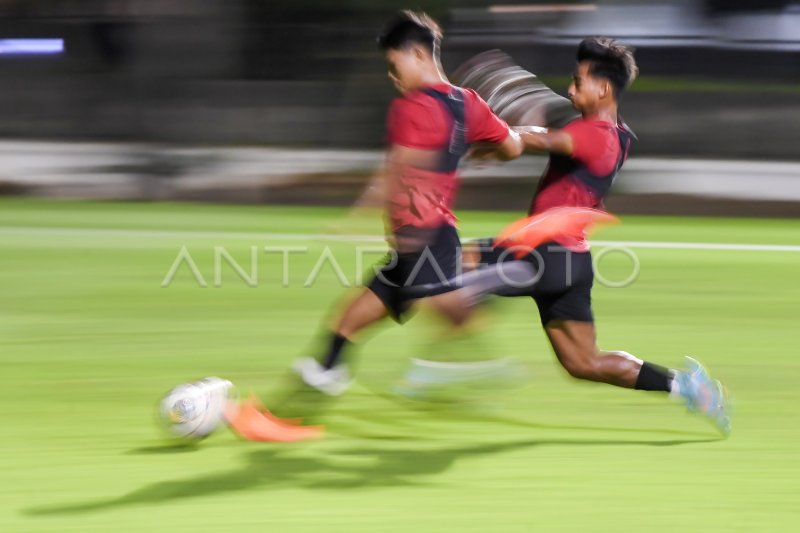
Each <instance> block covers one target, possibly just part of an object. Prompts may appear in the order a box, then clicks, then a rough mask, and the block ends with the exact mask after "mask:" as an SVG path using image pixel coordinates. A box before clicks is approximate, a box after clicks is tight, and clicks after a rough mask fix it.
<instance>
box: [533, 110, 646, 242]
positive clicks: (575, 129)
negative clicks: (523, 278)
mask: <svg viewBox="0 0 800 533" xmlns="http://www.w3.org/2000/svg"><path fill="white" fill-rule="evenodd" d="M562 131H564V132H566V133H568V134H569V135H570V137H572V155H571V156H563V155H558V154H551V155H550V163H549V165H548V167H547V170H546V171H545V174H544V176H543V177H542V180H541V182H540V183H539V188H538V189H537V191H536V195H535V196H534V198H533V203H532V205H531V208H530V212H529V214H530V215H535V214H538V213H541V212H543V211H546V210H548V209H551V208H553V207H589V208H593V209H605V206H604V204H603V200H604V198H605V196H606V194H607V193H608V190H609V189H610V188H611V183H612V182H613V180H614V178H615V177H616V175H617V172H619V169H620V168H621V167H622V164H623V163H624V162H625V159H626V158H627V156H628V148H629V147H630V139H631V136H632V133H631V132H630V130H628V129H627V127H626V126H625V125H624V124H623V125H616V124H611V123H610V122H605V121H602V120H592V119H582V118H581V119H577V120H574V121H572V122H570V123H569V124H567V125H566V126H565V127H564V129H563V130H562ZM561 244H563V245H565V246H567V247H568V248H570V249H573V250H575V251H579V250H578V249H579V248H580V249H581V250H582V251H585V250H588V244H587V243H585V242H583V243H581V244H579V245H577V246H576V245H575V243H574V242H571V243H569V244H568V243H561Z"/></svg>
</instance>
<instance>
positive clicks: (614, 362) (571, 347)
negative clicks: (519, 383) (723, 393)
mask: <svg viewBox="0 0 800 533" xmlns="http://www.w3.org/2000/svg"><path fill="white" fill-rule="evenodd" d="M545 333H546V334H547V338H548V339H550V344H551V345H552V346H553V351H554V352H555V354H556V357H557V358H558V361H559V362H560V363H561V366H563V367H564V369H565V370H566V371H567V372H569V374H570V375H571V376H572V377H574V378H578V379H585V380H588V381H597V382H600V383H608V384H610V385H616V386H618V387H626V388H629V389H633V388H635V387H636V385H637V380H638V379H639V377H640V374H641V373H642V366H643V364H644V362H643V361H642V360H641V359H637V358H636V357H634V356H632V355H631V354H629V353H627V352H603V351H600V350H599V349H598V348H597V336H596V332H595V327H594V323H592V322H578V321H575V320H551V321H550V322H548V323H547V325H546V326H545ZM648 365H649V364H648ZM649 366H651V367H654V366H655V365H649ZM648 370H649V371H650V372H651V373H652V375H651V376H647V377H648V378H650V379H647V380H646V382H645V383H642V384H641V385H642V386H646V387H648V388H647V389H646V390H661V391H664V392H669V391H670V390H671V382H672V379H673V376H672V373H671V372H669V371H666V370H665V369H662V368H660V367H656V368H650V369H648Z"/></svg>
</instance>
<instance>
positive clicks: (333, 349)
mask: <svg viewBox="0 0 800 533" xmlns="http://www.w3.org/2000/svg"><path fill="white" fill-rule="evenodd" d="M347 344H350V341H348V340H347V338H345V337H343V336H342V335H339V334H338V333H334V334H333V335H332V336H331V344H330V347H329V348H328V353H327V354H326V355H325V358H324V359H323V360H322V366H323V367H325V369H326V370H330V369H331V368H333V367H335V366H336V365H338V364H339V362H340V361H339V360H340V359H341V358H342V349H343V348H344V347H345V346H346V345H347Z"/></svg>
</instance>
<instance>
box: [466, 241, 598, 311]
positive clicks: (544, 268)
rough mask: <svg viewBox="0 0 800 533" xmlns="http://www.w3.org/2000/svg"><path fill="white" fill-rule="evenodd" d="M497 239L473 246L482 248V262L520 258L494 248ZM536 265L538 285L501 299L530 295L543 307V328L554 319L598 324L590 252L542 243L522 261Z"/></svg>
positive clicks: (507, 293)
mask: <svg viewBox="0 0 800 533" xmlns="http://www.w3.org/2000/svg"><path fill="white" fill-rule="evenodd" d="M492 241H493V239H480V240H478V241H475V242H473V243H471V244H472V245H476V246H479V249H480V252H481V263H483V264H486V265H493V264H498V263H502V262H505V261H514V260H515V259H517V258H516V257H515V256H514V254H513V253H511V251H509V250H507V249H504V248H493V247H492V246H491V243H492ZM522 260H523V261H527V262H529V263H531V264H532V265H533V266H534V269H535V271H536V277H537V278H538V279H537V281H536V282H535V283H533V284H532V285H529V286H525V287H520V288H508V289H506V290H504V291H503V292H501V293H498V294H499V295H500V296H530V297H532V298H533V299H534V300H535V301H536V305H537V306H538V307H539V316H540V318H541V320H542V325H543V326H545V325H547V323H548V322H550V321H551V320H577V321H580V322H594V316H593V315H592V296H591V294H592V284H593V283H594V270H593V268H592V254H591V253H590V252H571V251H569V250H567V249H566V248H564V247H563V246H561V245H559V244H558V243H555V242H549V243H545V244H542V245H540V246H538V247H537V248H535V249H534V251H533V252H531V253H530V254H527V255H526V256H524V257H523V258H522Z"/></svg>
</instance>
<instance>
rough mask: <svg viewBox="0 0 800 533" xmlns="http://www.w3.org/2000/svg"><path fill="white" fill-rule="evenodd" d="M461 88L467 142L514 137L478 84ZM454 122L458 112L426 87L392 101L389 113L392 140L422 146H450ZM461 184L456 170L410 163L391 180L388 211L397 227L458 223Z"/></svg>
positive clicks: (444, 87)
mask: <svg viewBox="0 0 800 533" xmlns="http://www.w3.org/2000/svg"><path fill="white" fill-rule="evenodd" d="M429 89H433V90H435V91H437V92H440V93H443V94H449V93H450V92H451V91H453V90H454V87H453V86H452V85H449V84H447V83H439V84H436V85H432V86H430V87H429ZM460 92H461V94H462V96H463V102H464V128H465V130H466V131H465V135H464V137H465V141H466V143H467V144H471V143H476V142H487V143H495V144H499V143H501V142H503V141H504V140H505V138H506V137H507V136H508V125H507V124H506V123H505V122H504V121H503V120H502V119H500V118H499V117H497V115H495V114H494V113H493V112H492V110H491V109H490V108H489V106H488V105H487V104H486V102H484V101H483V99H482V98H481V97H480V96H478V93H476V92H475V91H473V90H472V89H460ZM453 122H454V118H453V114H452V113H451V111H450V110H449V109H448V108H447V107H445V105H443V104H442V102H440V101H438V100H437V99H436V98H434V97H433V96H431V95H429V94H427V93H425V92H424V90H418V91H413V92H410V93H407V94H405V95H403V96H401V97H398V98H396V99H395V100H394V101H393V102H392V105H391V107H390V108H389V114H388V118H387V140H388V142H389V143H390V144H396V145H400V146H405V147H408V148H415V149H419V150H448V146H449V144H450V142H451V136H452V133H453V129H454V128H453ZM457 186H458V174H457V172H456V171H455V170H453V171H447V172H436V171H430V170H422V169H417V168H412V167H406V169H405V170H404V172H403V174H402V175H401V176H394V177H393V179H392V180H391V182H390V183H389V184H388V193H387V216H388V218H389V222H390V224H391V226H392V230H396V229H397V228H399V227H401V226H415V227H421V228H432V227H436V226H439V225H441V224H450V225H455V220H456V217H455V215H454V214H453V204H454V203H455V197H456V191H457Z"/></svg>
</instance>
